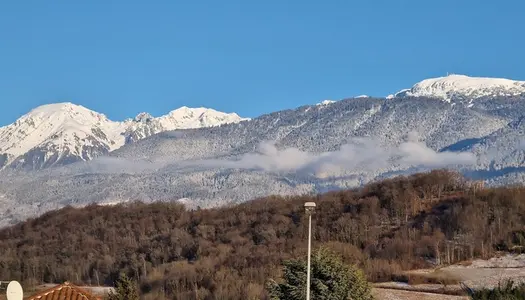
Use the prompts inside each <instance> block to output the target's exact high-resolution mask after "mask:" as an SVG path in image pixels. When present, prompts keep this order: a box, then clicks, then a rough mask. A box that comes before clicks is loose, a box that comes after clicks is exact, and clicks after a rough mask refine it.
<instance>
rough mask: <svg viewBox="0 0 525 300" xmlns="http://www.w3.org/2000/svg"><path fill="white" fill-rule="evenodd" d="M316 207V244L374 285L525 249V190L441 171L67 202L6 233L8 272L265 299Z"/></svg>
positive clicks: (160, 294)
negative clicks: (307, 185)
mask: <svg viewBox="0 0 525 300" xmlns="http://www.w3.org/2000/svg"><path fill="white" fill-rule="evenodd" d="M306 201H315V202H317V204H318V208H317V211H316V213H315V215H314V217H313V232H314V235H313V237H314V240H313V246H314V247H318V246H321V245H324V246H328V247H330V248H331V249H332V250H334V251H336V252H338V253H340V254H341V255H342V256H343V258H344V259H345V261H347V262H353V263H358V264H359V265H360V266H361V267H362V268H363V269H364V270H365V271H366V273H367V275H368V278H369V279H370V280H371V281H383V280H391V279H392V278H394V277H396V275H398V274H399V273H400V272H401V271H402V270H403V269H411V268H416V267H424V266H429V265H430V264H433V263H441V264H448V263H452V262H457V261H460V260H465V259H470V258H472V257H479V256H489V255H491V254H493V253H494V252H495V251H499V250H507V249H511V248H512V249H519V248H520V247H521V246H524V244H523V243H525V242H524V236H525V235H524V228H523V224H524V221H525V218H524V216H525V205H524V203H525V189H524V188H521V187H512V188H511V187H508V188H497V189H476V188H473V187H472V184H471V183H470V182H467V181H465V180H464V178H462V177H461V176H460V175H458V174H457V173H453V172H449V171H446V170H438V171H433V172H430V173H425V174H416V175H412V176H409V177H398V178H394V179H389V180H385V181H382V182H377V183H371V184H368V185H366V186H364V187H363V188H361V189H359V190H347V191H338V192H331V193H327V194H323V195H319V196H317V197H306V196H305V197H290V198H283V197H279V196H273V197H268V198H263V199H257V200H253V201H250V202H247V203H244V204H240V205H236V206H232V207H223V208H218V209H205V210H195V211H189V210H186V209H185V208H184V207H183V206H182V205H181V204H176V203H154V204H142V203H132V204H126V205H115V206H97V205H91V206H88V207H85V208H81V209H80V208H72V207H66V208H63V209H61V210H58V211H53V212H49V213H46V214H45V215H43V216H41V217H39V218H36V219H31V220H28V221H27V222H24V223H21V224H18V225H16V226H13V227H9V228H5V229H3V230H1V231H0V249H2V256H0V278H4V279H5V278H9V279H10V280H20V281H22V282H23V283H24V285H26V286H27V285H33V284H38V283H41V282H57V283H58V282H63V281H66V280H68V281H71V282H74V283H77V284H113V281H114V280H115V278H116V276H117V274H118V273H119V272H121V271H125V272H127V273H128V275H130V276H131V277H133V278H135V279H136V280H138V281H139V282H140V284H141V290H142V292H143V293H144V294H146V296H145V298H146V299H158V298H161V299H163V298H169V299H196V298H197V297H198V299H253V298H256V299H265V297H266V296H265V292H264V283H265V281H266V280H267V279H268V278H276V277H278V276H279V272H280V263H281V262H282V260H283V259H287V258H291V257H300V256H302V255H304V254H305V253H306V238H307V225H308V224H307V218H306V216H305V214H304V211H303V203H304V202H306Z"/></svg>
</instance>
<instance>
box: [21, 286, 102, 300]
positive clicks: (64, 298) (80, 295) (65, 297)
mask: <svg viewBox="0 0 525 300" xmlns="http://www.w3.org/2000/svg"><path fill="white" fill-rule="evenodd" d="M101 299H102V298H101V297H95V296H93V295H91V294H90V293H88V292H86V291H85V290H83V289H81V288H79V287H78V286H75V285H72V284H71V283H69V282H64V284H61V285H57V286H55V287H53V288H50V289H47V290H44V291H41V292H39V293H38V294H35V295H33V296H30V297H29V298H26V300H101Z"/></svg>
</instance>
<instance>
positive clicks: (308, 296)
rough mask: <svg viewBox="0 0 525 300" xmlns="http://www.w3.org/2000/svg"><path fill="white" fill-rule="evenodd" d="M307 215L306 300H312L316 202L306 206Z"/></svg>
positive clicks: (308, 203) (307, 203)
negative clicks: (313, 219)
mask: <svg viewBox="0 0 525 300" xmlns="http://www.w3.org/2000/svg"><path fill="white" fill-rule="evenodd" d="M304 209H305V211H306V214H308V266H307V269H306V300H310V254H311V252H312V213H313V212H314V210H315V202H306V203H305V204H304Z"/></svg>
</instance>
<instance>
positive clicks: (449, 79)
mask: <svg viewBox="0 0 525 300" xmlns="http://www.w3.org/2000/svg"><path fill="white" fill-rule="evenodd" d="M521 94H525V81H515V80H510V79H504V78H488V77H469V76H466V75H457V74H452V75H448V76H445V77H438V78H430V79H425V80H423V81H421V82H419V83H416V84H415V85H414V86H413V87H412V88H410V89H404V90H401V91H399V92H397V93H396V94H394V95H389V97H388V98H390V99H391V98H393V97H432V98H439V99H442V100H443V101H446V102H454V101H456V100H468V101H472V100H474V99H476V98H482V97H495V96H503V97H505V96H518V95H521Z"/></svg>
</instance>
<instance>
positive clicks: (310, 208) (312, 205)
mask: <svg viewBox="0 0 525 300" xmlns="http://www.w3.org/2000/svg"><path fill="white" fill-rule="evenodd" d="M304 209H305V210H306V212H309V213H311V212H313V211H314V210H315V202H306V203H305V204H304Z"/></svg>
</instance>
